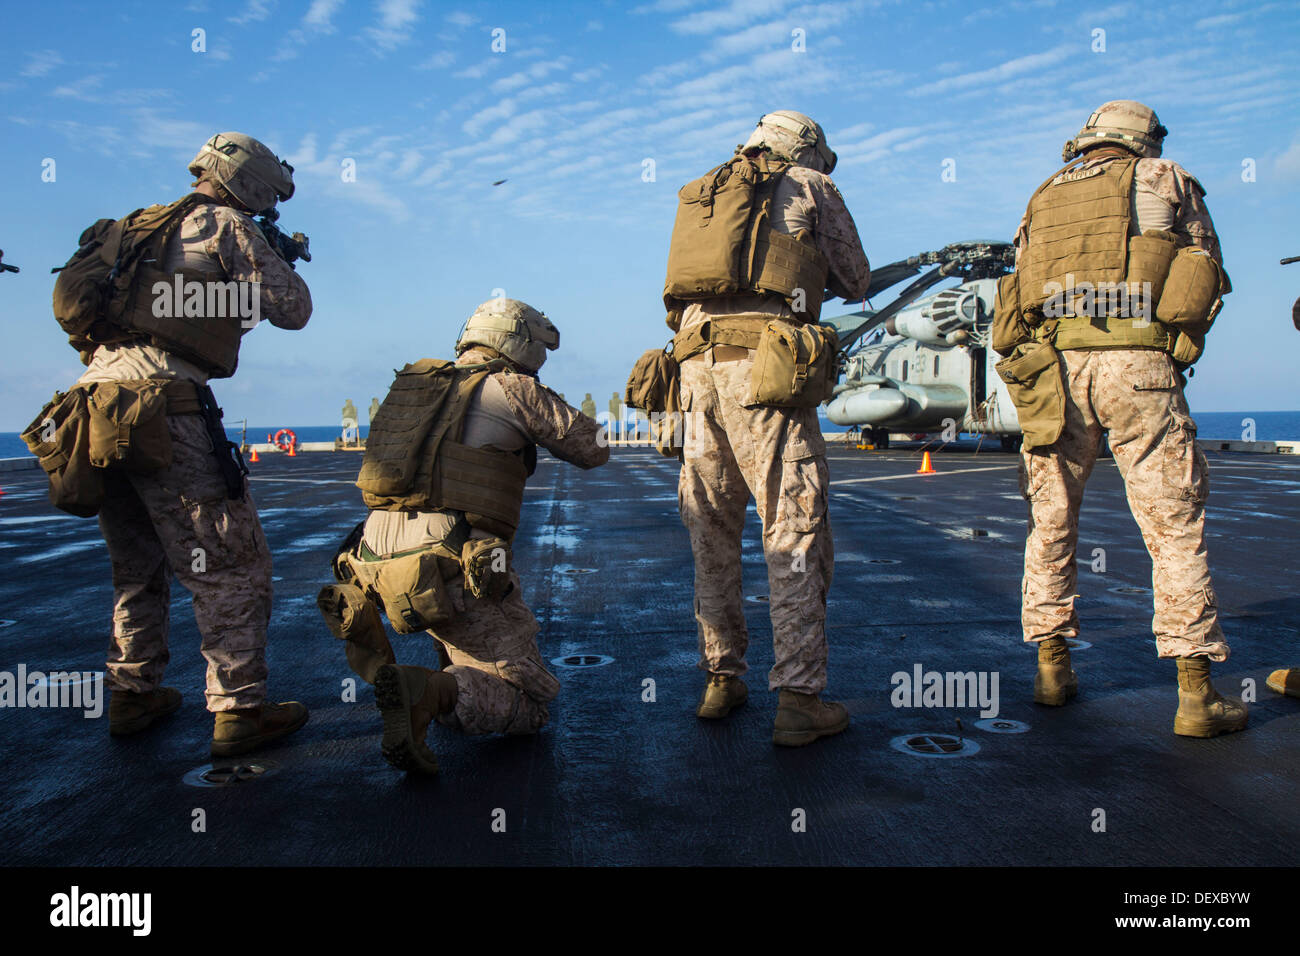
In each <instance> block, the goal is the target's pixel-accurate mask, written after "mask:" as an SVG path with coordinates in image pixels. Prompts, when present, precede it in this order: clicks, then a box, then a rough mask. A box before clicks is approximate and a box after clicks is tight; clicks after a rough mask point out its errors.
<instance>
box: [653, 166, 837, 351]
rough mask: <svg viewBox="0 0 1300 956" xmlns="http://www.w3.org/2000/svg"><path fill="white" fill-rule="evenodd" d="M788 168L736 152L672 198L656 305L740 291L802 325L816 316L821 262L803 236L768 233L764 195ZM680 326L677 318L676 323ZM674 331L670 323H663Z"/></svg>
mask: <svg viewBox="0 0 1300 956" xmlns="http://www.w3.org/2000/svg"><path fill="white" fill-rule="evenodd" d="M790 165H791V164H790V163H786V162H772V163H769V162H768V158H767V156H766V154H764V153H760V154H759V155H758V156H757V157H755V158H751V157H748V156H745V155H737V156H734V157H732V159H730V160H728V161H727V162H725V163H723V164H722V165H721V166H718V167H716V168H714V169H711V170H710V171H709V172H708V173H706V174H705V175H703V176H701V177H700V178H699V179H696V180H693V181H691V182H689V183H687V184H686V185H685V186H683V187H682V188H681V189H680V190H679V191H678V193H677V198H678V203H677V218H676V220H675V221H674V222H673V234H672V239H671V241H670V242H669V247H668V275H667V278H666V279H665V281H664V306H665V308H667V309H668V311H669V312H670V313H680V312H681V310H682V309H683V308H684V306H685V303H687V302H692V301H699V300H701V299H711V298H715V297H717V296H725V295H738V294H743V293H752V294H759V295H761V294H773V295H779V296H781V297H782V298H783V299H785V300H786V302H787V304H789V305H790V307H791V308H792V309H793V310H794V311H795V313H796V315H797V316H798V317H799V318H800V319H802V320H804V321H806V322H816V321H817V320H818V319H819V318H820V316H821V304H822V293H823V291H824V290H825V288H826V273H827V263H826V257H825V256H823V255H822V253H821V250H820V249H818V248H817V245H816V243H815V242H814V241H813V238H812V236H810V235H808V234H807V233H806V232H803V231H801V232H799V233H797V234H795V235H787V234H786V233H783V232H779V231H777V230H775V229H773V228H772V195H773V193H774V192H775V191H776V186H777V183H778V182H779V181H780V179H781V177H782V176H784V175H785V173H786V170H788V169H789V168H790ZM679 321H680V320H679ZM669 325H672V326H673V329H674V331H676V330H677V327H678V325H677V324H676V323H674V322H673V321H672V318H671V317H670V319H669Z"/></svg>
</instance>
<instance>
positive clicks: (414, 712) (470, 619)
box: [320, 299, 609, 774]
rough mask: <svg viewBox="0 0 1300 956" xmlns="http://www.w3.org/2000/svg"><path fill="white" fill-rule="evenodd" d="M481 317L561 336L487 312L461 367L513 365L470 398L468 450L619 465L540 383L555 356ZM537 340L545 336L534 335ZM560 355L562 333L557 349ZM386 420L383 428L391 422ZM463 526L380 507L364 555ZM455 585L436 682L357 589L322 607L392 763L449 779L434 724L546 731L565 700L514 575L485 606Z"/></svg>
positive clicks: (474, 533)
mask: <svg viewBox="0 0 1300 956" xmlns="http://www.w3.org/2000/svg"><path fill="white" fill-rule="evenodd" d="M481 316H487V317H489V318H490V319H492V320H493V321H496V320H498V319H499V317H500V316H512V317H513V316H520V317H522V319H523V320H524V321H526V322H528V323H530V324H531V323H533V322H540V323H545V325H546V327H547V328H549V329H551V331H553V327H552V326H550V323H549V321H548V320H546V318H545V316H542V315H541V314H540V313H538V312H536V310H533V309H532V308H531V307H529V306H527V305H525V304H523V303H518V302H515V301H514V300H510V299H493V300H489V301H488V302H487V303H484V304H483V305H482V306H480V307H479V309H478V310H476V312H475V314H474V316H473V317H471V319H470V321H469V323H468V324H467V326H466V330H465V332H463V333H462V336H461V339H460V341H459V342H458V343H457V350H458V352H459V355H458V357H457V359H456V365H458V366H478V365H482V364H484V363H490V362H496V363H498V365H501V364H504V365H505V366H506V367H504V368H500V370H498V371H493V372H491V373H490V374H488V375H487V376H486V377H485V378H484V379H483V381H482V383H481V385H479V386H478V387H477V389H476V390H475V391H474V393H473V394H472V396H471V397H470V399H469V403H468V407H467V410H466V411H465V418H464V431H463V434H462V436H461V438H460V442H461V443H462V444H464V445H467V446H469V447H472V448H490V449H492V450H494V451H498V452H507V453H512V454H516V455H525V454H527V453H528V452H530V451H532V450H533V449H534V448H535V446H541V447H542V448H545V449H546V450H547V451H549V452H550V453H551V454H553V455H555V456H556V457H557V458H559V459H561V460H562V461H566V462H569V463H571V464H574V465H577V466H578V467H580V468H583V469H589V468H594V467H596V466H598V465H602V464H604V463H605V462H606V461H608V460H609V446H608V442H607V441H606V440H605V437H604V433H603V431H602V429H601V428H600V427H599V426H598V425H597V424H596V422H595V421H593V420H592V419H591V418H590V417H588V416H586V415H584V414H582V413H581V412H580V411H579V410H578V409H576V408H573V407H572V406H570V405H568V404H567V403H566V402H565V401H564V400H563V399H562V398H561V397H560V396H559V395H557V394H556V393H555V392H554V391H552V390H551V389H549V388H547V387H546V386H545V385H543V384H542V383H541V382H540V381H538V379H537V377H536V374H535V373H536V370H537V368H539V367H540V365H541V363H542V360H544V358H545V351H543V350H542V349H541V346H540V345H538V344H536V343H534V344H532V345H530V346H522V345H521V344H520V343H519V342H518V341H515V340H514V339H513V338H512V337H511V336H507V335H503V334H502V333H501V332H500V331H499V329H498V330H489V331H487V332H483V331H480V330H479V327H478V324H477V321H476V320H477V319H478V318H479V317H481ZM534 338H539V336H536V334H535V333H534ZM483 342H492V343H494V344H495V345H496V347H495V348H494V347H489V346H488V345H485V344H482V343H483ZM557 345H558V333H556V336H555V342H554V345H548V347H549V348H554V347H555V346H557ZM379 421H380V425H381V427H382V422H383V416H382V414H381V415H380V419H379ZM458 517H459V513H458V512H455V511H449V510H436V511H410V510H382V509H375V510H372V511H371V512H370V514H369V516H368V517H367V519H366V521H365V525H364V530H363V533H362V537H361V541H362V545H363V547H364V548H365V550H366V551H367V552H368V553H369V554H371V555H374V556H377V557H379V558H384V557H385V556H394V555H402V554H409V553H412V552H418V551H420V550H423V549H435V548H438V547H439V546H441V545H444V544H445V542H446V541H448V539H449V538H451V537H452V536H453V535H454V534H455V529H456V525H457V518H458ZM468 537H469V540H470V541H471V542H473V541H480V540H481V541H489V540H491V539H492V538H493V536H492V535H491V534H490V533H488V532H487V531H484V530H482V529H480V528H477V527H475V528H473V529H472V530H471V531H470V532H469V535H468ZM453 550H455V549H453ZM444 560H445V559H444ZM444 581H445V587H446V590H447V596H448V598H449V599H450V603H451V605H452V606H453V608H454V610H455V614H454V617H453V618H452V620H451V621H450V622H449V623H447V624H443V625H439V626H437V627H435V628H432V629H430V630H429V631H428V633H429V635H430V636H431V637H432V638H433V639H434V641H435V643H436V645H437V647H438V650H439V656H440V659H441V661H442V668H441V670H439V671H436V672H435V671H431V670H428V669H426V668H422V667H414V666H399V665H397V658H396V655H395V654H394V652H393V650H392V647H391V645H390V643H389V642H388V639H387V637H386V636H384V634H383V631H382V626H381V625H379V626H377V625H378V618H377V616H369V615H373V612H366V611H365V610H364V608H358V606H357V605H358V604H359V603H362V602H364V604H370V602H369V601H368V600H364V599H362V598H361V596H360V595H359V594H358V593H353V594H352V595H351V596H349V594H348V593H347V588H346V586H344V587H339V586H331V587H327V588H325V589H324V590H323V591H322V592H321V599H320V606H321V610H322V612H323V613H324V616H325V619H326V621H327V623H328V624H329V625H330V627H331V630H333V631H334V633H335V635H336V636H339V637H342V638H344V639H345V640H347V641H348V642H349V646H348V659H349V663H350V664H351V665H352V667H353V669H354V670H355V671H356V673H358V674H359V675H360V676H361V677H362V678H363V679H365V680H367V681H369V682H371V683H373V684H374V685H375V693H376V699H377V702H378V703H379V707H380V710H381V712H382V714H383V716H384V725H385V730H384V740H383V744H382V748H383V754H384V756H385V758H386V759H387V760H388V761H389V762H390V763H391V764H393V765H394V766H396V767H398V768H399V769H403V770H410V771H416V772H421V773H427V774H431V773H435V772H436V771H437V769H438V765H437V760H436V757H435V756H434V754H433V753H432V751H430V750H429V748H428V746H427V744H426V742H425V734H426V730H427V728H428V726H429V725H430V723H431V722H432V720H434V719H436V720H437V721H438V722H439V723H440V724H442V725H444V726H446V727H449V728H452V729H454V730H458V731H461V732H463V733H467V734H491V733H504V734H529V733H535V732H537V731H538V730H540V729H541V728H542V727H543V726H544V725H545V724H546V722H547V720H548V718H549V710H548V707H547V705H548V704H549V702H550V701H552V700H553V699H554V698H555V696H556V695H557V694H558V693H559V690H560V684H559V681H558V680H556V678H555V676H554V675H553V674H551V673H550V671H548V670H547V669H546V665H545V664H544V663H543V660H542V655H541V651H540V649H539V648H538V646H537V634H538V632H539V631H540V626H539V624H538V622H537V619H536V618H535V617H534V616H533V613H532V611H530V610H529V608H528V605H527V604H526V603H525V602H524V599H523V590H522V584H521V582H520V580H519V576H518V574H516V573H515V571H514V570H513V568H512V569H510V570H509V578H508V582H507V583H506V585H505V588H504V591H505V593H504V596H499V597H493V596H491V595H488V594H484V595H482V596H477V597H476V596H475V595H474V594H473V593H472V591H471V589H470V588H469V587H467V586H466V584H467V582H466V580H465V576H464V574H462V573H459V572H457V573H454V574H452V575H446V576H444Z"/></svg>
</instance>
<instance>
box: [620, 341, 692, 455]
mask: <svg viewBox="0 0 1300 956" xmlns="http://www.w3.org/2000/svg"><path fill="white" fill-rule="evenodd" d="M706 347H707V345H706ZM676 352H677V349H676V346H675V345H674V347H673V350H672V351H671V352H669V351H667V350H666V349H651V350H650V351H648V352H646V353H644V354H643V355H642V356H641V357H640V358H639V359H637V360H636V364H635V365H634V366H632V374H631V375H629V376H628V378H627V387H626V388H625V389H624V392H623V401H624V403H625V404H626V405H627V407H628V408H639V409H640V410H641V411H643V412H645V413H646V414H648V415H649V416H650V441H651V444H653V445H654V449H655V451H657V452H659V454H661V455H663V456H664V457H665V458H681V455H682V438H681V432H682V395H681V388H682V372H681V366H680V365H679V364H678V362H677V357H676ZM695 354H698V352H697V353H695Z"/></svg>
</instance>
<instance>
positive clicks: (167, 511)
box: [99, 415, 271, 711]
mask: <svg viewBox="0 0 1300 956" xmlns="http://www.w3.org/2000/svg"><path fill="white" fill-rule="evenodd" d="M167 428H168V431H169V432H170V433H171V440H172V463H171V465H170V466H169V467H167V468H164V469H162V470H161V471H157V472H153V473H151V474H145V475H128V474H125V473H123V472H116V471H110V472H108V473H107V478H108V482H107V488H106V491H107V494H106V496H105V499H104V504H103V507H102V508H101V509H100V512H99V527H100V530H101V531H102V532H103V534H104V542H105V543H106V544H107V545H108V554H109V559H110V560H111V562H112V565H113V638H112V643H111V645H110V647H109V652H108V663H107V672H108V686H109V687H110V688H111V689H113V690H124V691H134V692H137V693H139V692H144V691H149V690H152V689H154V688H156V687H158V686H159V685H160V684H161V682H162V678H163V671H164V669H165V668H166V666H167V662H168V660H169V659H170V655H169V652H168V648H167V630H168V624H169V609H170V604H171V578H172V575H173V574H174V575H175V576H176V577H177V578H178V579H179V580H180V582H181V584H183V585H184V586H185V588H186V589H187V590H188V591H189V592H190V594H191V595H192V596H193V598H194V618H195V621H196V622H197V624H198V628H199V633H200V634H201V635H202V644H201V645H200V649H201V650H202V652H203V656H204V658H206V660H207V663H208V668H207V703H208V710H211V711H223V710H232V709H235V708H241V707H257V706H259V705H260V704H261V703H262V700H263V698H265V696H266V629H267V624H268V622H269V621H270V618H271V552H270V549H269V548H268V547H267V545H266V537H265V536H264V535H263V534H262V525H261V523H260V522H259V521H258V520H257V509H256V507H254V505H253V499H252V496H251V495H246V496H245V498H244V500H243V501H231V500H230V499H228V498H227V497H226V485H225V481H224V479H222V477H221V473H220V471H219V470H218V468H217V461H216V458H215V457H214V456H213V454H212V443H211V441H210V440H209V439H208V435H207V431H206V430H205V429H204V426H203V420H202V419H201V418H200V417H199V416H198V415H175V416H169V417H168V419H167Z"/></svg>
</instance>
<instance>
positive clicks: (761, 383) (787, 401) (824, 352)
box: [750, 319, 839, 408]
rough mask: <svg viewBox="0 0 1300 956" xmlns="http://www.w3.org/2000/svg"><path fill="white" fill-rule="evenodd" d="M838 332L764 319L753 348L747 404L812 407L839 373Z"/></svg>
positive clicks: (826, 394)
mask: <svg viewBox="0 0 1300 956" xmlns="http://www.w3.org/2000/svg"><path fill="white" fill-rule="evenodd" d="M838 347H839V336H838V335H837V334H836V332H835V330H834V329H832V328H830V327H829V326H825V325H802V326H797V325H792V324H791V323H789V322H785V321H782V320H780V319H777V320H774V321H771V322H768V324H767V326H766V327H765V328H764V329H763V332H762V335H761V337H760V338H759V342H758V347H757V349H755V351H754V370H753V373H752V377H751V379H750V404H753V405H774V406H778V407H783V408H815V407H816V406H818V405H820V404H821V403H822V402H824V401H825V400H826V399H828V398H830V396H831V392H832V391H833V390H834V388H835V380H836V378H838V377H839V362H838Z"/></svg>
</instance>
